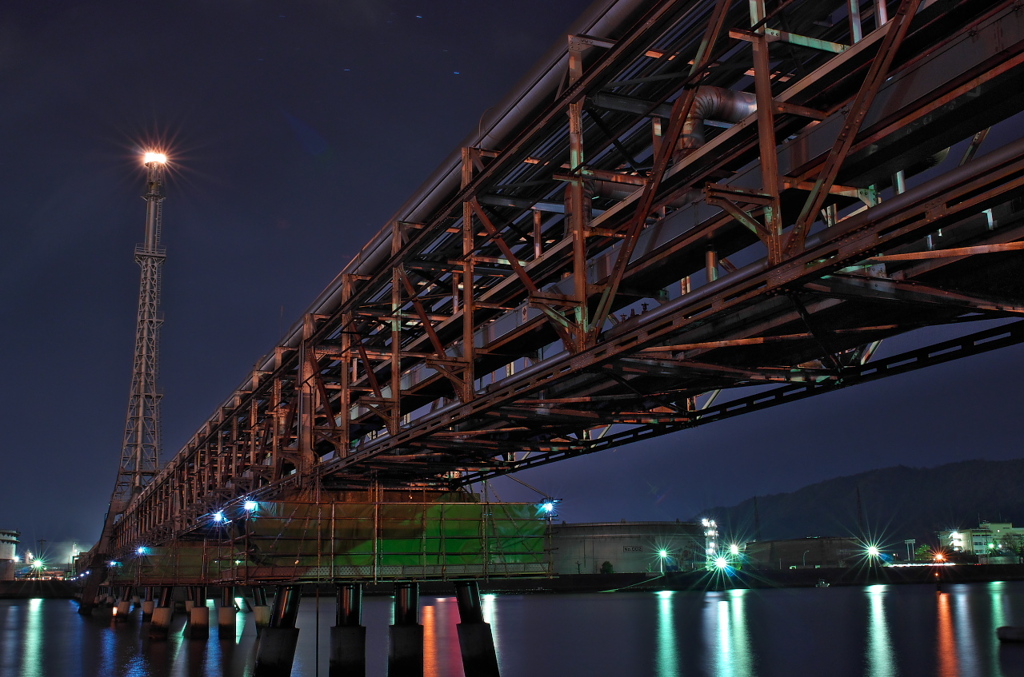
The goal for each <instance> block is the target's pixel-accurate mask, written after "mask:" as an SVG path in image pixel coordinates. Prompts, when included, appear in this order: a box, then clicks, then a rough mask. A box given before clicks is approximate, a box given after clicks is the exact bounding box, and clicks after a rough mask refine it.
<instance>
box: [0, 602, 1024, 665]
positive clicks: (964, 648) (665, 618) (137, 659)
mask: <svg viewBox="0 0 1024 677" xmlns="http://www.w3.org/2000/svg"><path fill="white" fill-rule="evenodd" d="M318 604H319V609H318V608H317V607H318ZM391 605H392V602H391V600H390V598H375V597H368V598H366V599H365V600H364V613H363V623H364V625H366V626H367V628H368V630H367V644H368V646H367V663H368V664H367V674H368V675H370V676H371V677H375V676H381V677H383V675H385V673H386V671H387V669H386V668H387V625H388V624H389V623H390V622H391ZM76 609H77V605H76V604H75V603H73V602H68V601H63V600H25V601H4V602H0V677H53V676H58V675H59V676H81V677H92V676H94V675H96V676H107V675H118V676H122V675H123V676H125V677H150V676H152V677H164V676H169V675H218V676H223V677H242V676H245V675H250V674H251V672H252V663H253V657H254V649H255V639H256V633H255V629H254V627H253V624H252V617H251V616H250V615H249V614H245V613H242V614H239V624H238V628H239V629H238V632H237V635H236V637H235V639H234V640H233V641H227V640H218V639H216V629H215V628H212V630H213V634H214V638H212V639H210V640H208V641H197V640H187V639H184V638H183V637H182V624H183V622H184V618H177V619H176V620H175V625H174V626H173V628H172V633H171V637H170V639H169V640H168V641H166V642H151V641H149V640H148V639H145V634H146V633H145V632H140V630H144V629H145V627H144V626H142V624H141V623H139V621H138V618H137V614H136V617H135V618H133V619H132V620H131V621H129V622H128V623H120V624H116V625H115V624H112V623H110V622H109V621H103V620H101V619H100V618H82V617H80V616H78V614H77V613H76ZM484 612H485V616H486V618H487V620H488V622H490V623H491V624H492V628H493V630H494V634H495V643H496V645H497V648H498V654H499V661H500V663H501V669H502V675H503V677H546V676H549V675H550V676H552V677H554V676H558V677H563V676H565V675H588V676H600V675H659V676H665V677H672V676H684V675H685V676H690V675H693V676H697V675H708V676H714V677H745V676H747V675H750V676H755V675H756V676H760V677H769V676H771V675H779V676H784V677H793V676H794V675H829V676H834V677H843V676H847V675H849V676H853V675H858V676H859V675H865V676H871V677H917V676H918V675H921V676H931V675H935V676H938V677H1012V676H1017V675H1019V676H1021V677H1024V646H1000V644H999V642H998V641H997V640H996V637H995V629H996V628H997V627H999V626H1001V625H1024V583H999V582H996V583H988V584H965V585H947V586H946V587H945V589H944V591H943V592H941V593H938V592H936V591H935V589H934V588H932V587H929V586H925V585H902V586H890V585H877V586H871V587H867V588H853V587H851V588H838V587H833V588H822V589H815V588H812V589H779V590H733V591H728V592H708V593H699V592H676V593H672V592H661V593H615V594H594V595H501V596H492V595H487V596H485V598H484ZM333 619H334V605H333V600H331V599H326V598H324V599H321V600H320V601H319V603H318V602H317V600H316V599H314V598H308V597H307V598H304V599H303V601H302V609H301V611H300V615H299V627H300V628H301V632H300V634H299V647H298V650H297V655H296V660H295V666H294V670H293V672H292V674H293V675H301V676H303V677H311V676H314V675H323V676H324V677H327V674H328V668H327V648H328V633H329V628H330V626H331V625H332V624H333ZM214 620H215V617H214ZM421 620H422V622H423V625H424V645H425V646H424V648H425V654H426V655H425V670H424V674H425V675H426V677H461V676H462V674H463V673H462V667H461V660H460V658H459V647H458V639H457V634H456V629H455V624H456V623H457V622H458V610H457V607H456V604H455V600H454V598H434V597H425V598H423V600H422V608H421ZM317 656H319V657H320V658H319V661H318V660H317Z"/></svg>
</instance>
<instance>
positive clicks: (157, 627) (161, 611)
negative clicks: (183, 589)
mask: <svg viewBox="0 0 1024 677" xmlns="http://www.w3.org/2000/svg"><path fill="white" fill-rule="evenodd" d="M171 592H172V588H171V586H169V585H165V586H163V587H161V588H160V597H159V599H157V600H156V607H155V608H154V609H153V619H152V621H151V622H150V624H149V638H150V639H167V631H168V630H169V629H170V627H171V619H172V618H173V617H174V602H173V601H172V600H171Z"/></svg>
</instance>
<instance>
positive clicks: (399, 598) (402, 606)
mask: <svg viewBox="0 0 1024 677" xmlns="http://www.w3.org/2000/svg"><path fill="white" fill-rule="evenodd" d="M419 603H420V590H419V584H418V583H414V582H411V581H410V582H403V583H395V622H394V624H393V625H392V626H391V627H390V628H389V630H390V639H391V642H390V643H389V645H388V677H423V626H422V625H420V623H419Z"/></svg>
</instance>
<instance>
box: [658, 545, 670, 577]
mask: <svg viewBox="0 0 1024 677" xmlns="http://www.w3.org/2000/svg"><path fill="white" fill-rule="evenodd" d="M666 559H668V550H664V549H662V550H659V551H658V560H659V564H660V565H661V575H662V576H664V575H665V560H666Z"/></svg>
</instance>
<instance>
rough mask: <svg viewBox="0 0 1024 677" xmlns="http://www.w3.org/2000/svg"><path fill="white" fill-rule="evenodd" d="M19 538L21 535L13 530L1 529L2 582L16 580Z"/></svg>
mask: <svg viewBox="0 0 1024 677" xmlns="http://www.w3.org/2000/svg"><path fill="white" fill-rule="evenodd" d="M19 536H21V533H20V532H17V531H14V530H13V529H0V581H13V580H14V565H15V563H16V560H15V557H16V555H17V552H18V537H19Z"/></svg>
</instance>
